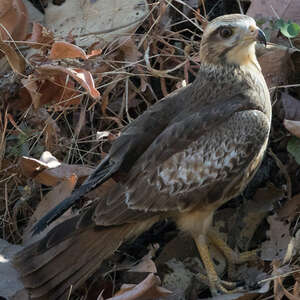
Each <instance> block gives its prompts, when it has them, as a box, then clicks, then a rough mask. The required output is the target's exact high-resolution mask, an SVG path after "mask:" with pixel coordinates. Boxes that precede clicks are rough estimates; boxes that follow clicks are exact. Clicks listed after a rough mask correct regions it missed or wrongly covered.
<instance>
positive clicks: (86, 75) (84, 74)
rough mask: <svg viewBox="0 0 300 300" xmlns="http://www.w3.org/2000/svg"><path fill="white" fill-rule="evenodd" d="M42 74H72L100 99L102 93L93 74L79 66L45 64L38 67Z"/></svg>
mask: <svg viewBox="0 0 300 300" xmlns="http://www.w3.org/2000/svg"><path fill="white" fill-rule="evenodd" d="M37 71H38V72H40V73H41V74H48V75H49V74H52V75H57V74H58V73H61V72H62V73H65V74H68V75H70V76H71V77H72V78H73V79H74V80H75V81H77V82H78V83H79V84H80V85H81V86H82V87H83V88H85V89H86V90H87V92H88V93H89V94H90V96H91V97H92V98H94V99H100V94H99V92H98V91H97V89H96V88H95V83H94V79H93V76H92V74H91V73H90V72H89V71H86V70H83V69H79V68H65V67H62V66H54V65H43V66H40V67H38V68H37Z"/></svg>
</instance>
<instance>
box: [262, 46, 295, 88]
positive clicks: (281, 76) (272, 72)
mask: <svg viewBox="0 0 300 300" xmlns="http://www.w3.org/2000/svg"><path fill="white" fill-rule="evenodd" d="M257 51H258V61H259V64H260V66H261V68H262V72H263V75H264V77H265V80H266V83H267V85H268V87H269V88H272V87H275V86H278V85H283V84H287V83H288V78H289V77H290V76H291V74H292V70H293V69H292V63H291V54H290V51H289V49H288V48H287V47H281V46H277V45H268V46H267V48H264V47H263V46H262V47H261V46H258V47H257Z"/></svg>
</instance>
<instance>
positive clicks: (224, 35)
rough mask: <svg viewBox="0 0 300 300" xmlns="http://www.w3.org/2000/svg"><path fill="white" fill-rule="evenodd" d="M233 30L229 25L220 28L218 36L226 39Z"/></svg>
mask: <svg viewBox="0 0 300 300" xmlns="http://www.w3.org/2000/svg"><path fill="white" fill-rule="evenodd" d="M232 34H233V31H232V29H231V28H229V27H223V28H221V29H220V36H221V37H222V38H224V39H228V38H230V37H231V36H232Z"/></svg>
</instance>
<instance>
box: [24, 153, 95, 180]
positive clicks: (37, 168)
mask: <svg viewBox="0 0 300 300" xmlns="http://www.w3.org/2000/svg"><path fill="white" fill-rule="evenodd" d="M19 165H20V171H21V172H22V173H23V175H24V176H25V177H30V178H33V179H34V180H35V181H37V182H39V183H42V184H44V185H47V186H55V185H57V184H58V183H59V182H61V181H62V180H64V179H65V178H69V177H70V176H71V175H72V174H76V175H77V177H78V178H79V179H80V178H81V179H83V178H86V177H87V176H89V175H90V174H91V172H92V171H93V169H91V168H89V167H87V166H84V165H68V164H65V163H60V162H59V161H58V160H57V159H56V158H55V157H54V156H52V155H51V153H50V152H48V151H45V152H44V153H43V154H42V158H41V159H40V160H38V159H35V158H30V157H26V156H23V157H21V159H20V161H19Z"/></svg>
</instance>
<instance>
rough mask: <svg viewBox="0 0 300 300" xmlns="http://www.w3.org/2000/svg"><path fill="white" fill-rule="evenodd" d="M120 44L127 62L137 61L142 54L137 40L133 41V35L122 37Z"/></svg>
mask: <svg viewBox="0 0 300 300" xmlns="http://www.w3.org/2000/svg"><path fill="white" fill-rule="evenodd" d="M119 44H120V47H119V49H120V51H121V52H122V53H123V55H124V61H125V62H128V63H131V62H137V61H138V60H139V58H140V57H141V56H142V53H141V52H139V51H138V48H137V46H136V44H135V42H134V41H133V39H132V37H124V38H120V39H119Z"/></svg>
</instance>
